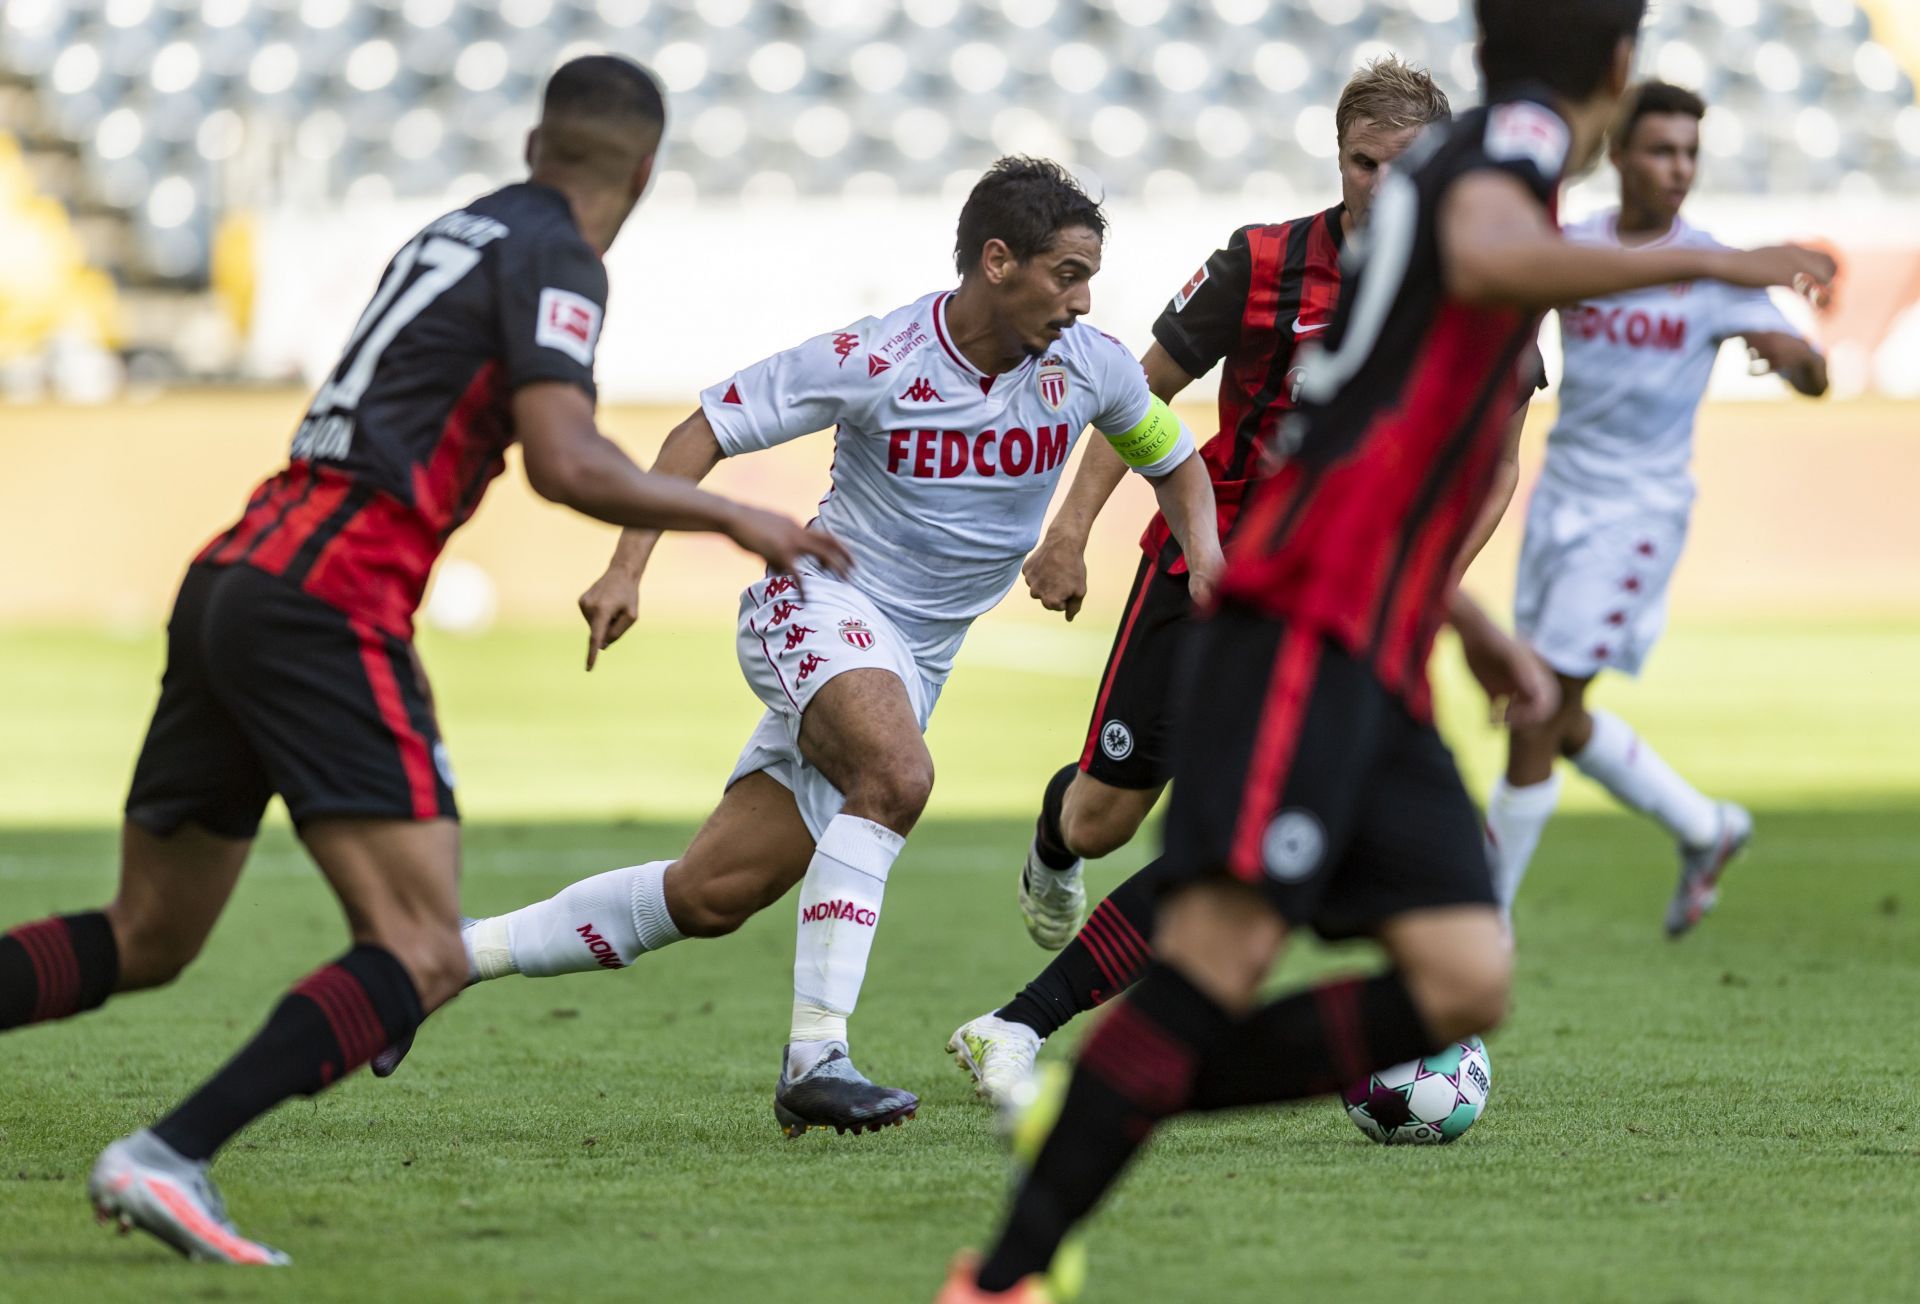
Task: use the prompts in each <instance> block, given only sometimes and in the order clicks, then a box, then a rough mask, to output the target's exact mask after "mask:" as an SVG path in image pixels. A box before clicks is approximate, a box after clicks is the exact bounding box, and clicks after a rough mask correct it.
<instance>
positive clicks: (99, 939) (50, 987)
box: [0, 910, 120, 1030]
mask: <svg viewBox="0 0 1920 1304" xmlns="http://www.w3.org/2000/svg"><path fill="white" fill-rule="evenodd" d="M119 981H120V946H119V944H118V943H117V942H115V941H114V940H113V926H112V925H111V924H109V923H108V922H107V917H106V916H105V915H104V914H102V913H101V912H100V911H98V910H90V911H88V912H87V913H86V914H83V915H55V916H54V917H53V918H51V919H42V920H40V921H39V922H37V923H32V924H22V925H21V926H20V927H18V928H16V929H14V930H13V931H12V932H10V933H7V934H5V935H4V936H0V1030H3V1029H6V1028H19V1027H24V1026H25V1025H27V1024H29V1023H45V1022H46V1021H47V1020H49V1019H64V1018H66V1017H68V1016H69V1015H73V1014H79V1013H81V1012H82V1011H85V1010H91V1009H94V1008H95V1007H97V1006H99V1005H100V1004H102V1003H103V1002H105V1000H106V999H107V997H108V996H110V995H112V994H113V989H114V985H115V984H116V983H118V982H119Z"/></svg>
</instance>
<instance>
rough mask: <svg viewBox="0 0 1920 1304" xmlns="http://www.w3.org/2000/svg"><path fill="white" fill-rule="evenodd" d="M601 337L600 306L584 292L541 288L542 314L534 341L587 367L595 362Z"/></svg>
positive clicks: (535, 331)
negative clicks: (595, 348) (595, 350)
mask: <svg viewBox="0 0 1920 1304" xmlns="http://www.w3.org/2000/svg"><path fill="white" fill-rule="evenodd" d="M599 338H600V305H599V304H597V303H595V302H594V301H593V300H592V299H589V298H587V297H586V296H585V295H584V294H575V293H574V292H573V291H572V290H561V289H556V288H554V287H552V286H548V287H547V288H546V289H544V290H542V291H540V316H539V318H538V322H537V324H536V325H535V326H534V328H533V342H534V343H535V344H538V345H539V346H540V347H542V348H546V349H558V350H559V351H560V352H562V353H564V354H566V355H567V356H568V357H569V358H572V359H573V360H574V361H575V362H577V363H579V364H580V365H581V366H583V367H591V366H592V365H593V346H594V344H595V343H596V342H597V341H598V340H599Z"/></svg>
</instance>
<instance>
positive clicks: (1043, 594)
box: [1020, 532, 1087, 620]
mask: <svg viewBox="0 0 1920 1304" xmlns="http://www.w3.org/2000/svg"><path fill="white" fill-rule="evenodd" d="M1020 577H1021V578H1022V579H1024V580H1025V581H1026V582H1027V592H1028V593H1029V594H1031V595H1032V597H1033V600H1034V601H1035V602H1038V603H1039V604H1040V605H1041V606H1043V607H1045V608H1046V609H1047V610H1048V611H1064V612H1065V613H1066V614H1067V619H1068V620H1072V619H1073V618H1074V617H1075V616H1077V615H1079V614H1080V604H1081V603H1082V602H1084V601H1086V597H1087V549H1086V543H1085V542H1084V541H1083V540H1073V539H1068V538H1063V537H1056V536H1055V535H1054V534H1053V533H1051V532H1049V533H1048V534H1047V537H1046V538H1044V539H1042V540H1041V541H1040V546H1039V547H1038V548H1035V549H1034V550H1033V551H1032V552H1031V553H1029V554H1028V556H1027V561H1026V564H1025V565H1024V566H1022V567H1021V568H1020Z"/></svg>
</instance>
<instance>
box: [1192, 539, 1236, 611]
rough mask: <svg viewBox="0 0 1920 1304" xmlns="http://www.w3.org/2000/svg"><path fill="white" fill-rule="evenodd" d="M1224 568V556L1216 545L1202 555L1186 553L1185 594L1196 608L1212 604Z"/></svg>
mask: <svg viewBox="0 0 1920 1304" xmlns="http://www.w3.org/2000/svg"><path fill="white" fill-rule="evenodd" d="M1226 569H1227V559H1226V556H1225V555H1224V554H1223V553H1222V552H1221V551H1220V549H1219V548H1218V547H1216V548H1214V549H1213V550H1212V551H1211V552H1209V553H1208V554H1207V555H1206V556H1204V557H1202V556H1196V555H1194V554H1193V553H1188V554H1187V596H1188V597H1189V598H1192V599H1193V605H1194V606H1195V607H1196V608H1197V609H1201V610H1206V609H1210V608H1211V607H1212V606H1213V599H1214V596H1215V595H1216V594H1218V593H1219V591H1220V576H1221V575H1222V574H1223V573H1224V572H1225V571H1226Z"/></svg>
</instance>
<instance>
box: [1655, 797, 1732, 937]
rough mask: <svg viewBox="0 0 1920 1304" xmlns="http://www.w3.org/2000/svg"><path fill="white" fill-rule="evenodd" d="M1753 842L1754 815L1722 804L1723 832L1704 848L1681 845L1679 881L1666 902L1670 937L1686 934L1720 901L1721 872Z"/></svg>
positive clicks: (1727, 803)
mask: <svg viewBox="0 0 1920 1304" xmlns="http://www.w3.org/2000/svg"><path fill="white" fill-rule="evenodd" d="M1751 841H1753V816H1752V815H1749V814H1748V813H1747V812H1746V810H1745V809H1744V808H1743V807H1740V806H1736V805H1734V804H1733V803H1732V802H1730V801H1723V802H1721V803H1720V833H1719V836H1717V837H1715V838H1714V840H1713V841H1712V842H1710V843H1708V844H1707V845H1706V846H1704V847H1686V846H1683V847H1681V848H1680V882H1679V885H1678V886H1676V887H1675V888H1674V890H1673V900H1671V901H1669V902H1668V903H1667V936H1668V937H1675V938H1677V937H1684V936H1686V934H1687V933H1689V932H1691V931H1692V930H1693V926H1694V925H1695V924H1697V923H1699V922H1700V920H1701V918H1702V917H1703V916H1704V915H1705V914H1706V913H1707V912H1708V911H1709V910H1711V909H1713V907H1714V906H1715V905H1716V904H1718V903H1719V900H1720V875H1721V874H1723V873H1725V872H1726V868H1727V865H1728V864H1729V863H1730V862H1731V861H1732V860H1733V858H1734V857H1735V856H1737V855H1739V854H1740V853H1741V852H1742V851H1745V850H1746V847H1747V843H1749V842H1751Z"/></svg>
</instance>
